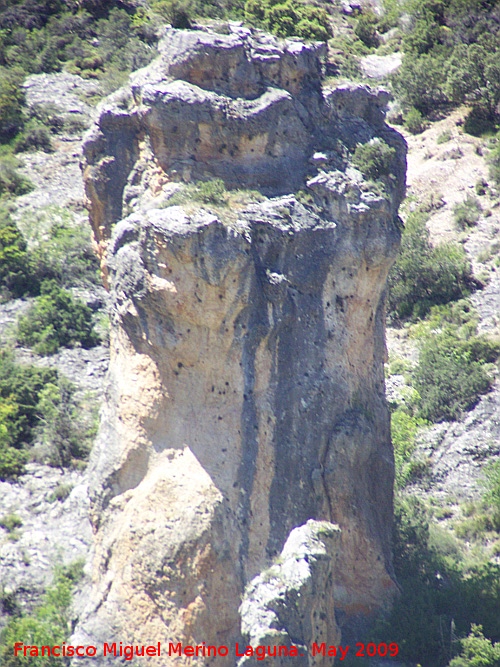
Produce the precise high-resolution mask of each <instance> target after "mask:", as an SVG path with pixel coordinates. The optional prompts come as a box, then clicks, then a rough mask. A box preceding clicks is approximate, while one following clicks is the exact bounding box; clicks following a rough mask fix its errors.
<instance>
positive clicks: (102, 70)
mask: <svg viewBox="0 0 500 667" xmlns="http://www.w3.org/2000/svg"><path fill="white" fill-rule="evenodd" d="M49 4H50V7H49V6H48V5H49ZM116 4H118V3H114V2H106V3H95V2H89V3H83V6H82V5H81V4H78V3H75V4H73V5H72V6H71V5H69V6H68V4H66V3H62V2H61V3H58V2H53V3H52V2H51V3H46V4H44V3H42V2H40V1H39V0H31V2H29V3H24V4H22V5H16V6H11V7H9V8H7V9H4V10H3V11H1V10H0V29H1V31H2V32H1V40H0V61H1V62H3V64H4V66H5V67H4V69H5V71H6V72H7V73H8V77H10V78H12V75H11V74H10V73H11V72H14V71H15V72H18V73H21V80H22V78H23V76H24V75H25V74H26V73H39V72H57V71H60V70H61V69H62V67H63V66H64V67H65V68H66V69H67V70H68V71H71V72H74V73H77V74H82V75H83V76H88V77H98V78H106V81H107V82H108V84H111V81H112V79H113V78H115V79H116V80H117V81H118V84H119V81H120V80H121V78H122V77H120V76H119V73H121V72H130V71H131V70H133V69H137V68H139V67H142V66H144V65H146V64H147V63H148V62H149V61H150V60H151V59H152V58H153V57H154V55H155V49H154V45H155V43H156V40H157V34H156V28H157V21H155V20H152V19H150V18H149V16H148V13H147V12H146V10H145V8H144V7H139V6H137V7H135V8H134V9H132V7H129V9H128V11H125V9H122V8H119V7H116ZM85 7H86V8H87V9H85ZM97 8H99V10H98V11H97ZM6 76H7V75H6ZM2 80H3V79H2V76H1V74H0V109H1V106H2ZM7 83H8V82H7ZM7 83H6V84H5V85H7ZM14 83H16V82H14ZM9 85H11V88H12V84H9ZM18 89H19V90H21V89H20V88H19V86H18ZM12 90H13V91H14V88H12ZM21 94H22V91H21ZM6 99H9V100H11V101H10V102H9V105H10V106H9V109H10V107H12V105H13V103H14V102H15V101H16V97H15V95H14V93H13V94H12V95H9V96H8V97H7V96H6ZM21 102H22V100H21ZM19 109H20V107H19ZM11 116H13V117H14V118H16V119H17V127H13V128H12V129H11V130H8V132H7V133H6V136H7V138H10V137H12V136H13V135H14V134H16V132H17V131H19V130H20V129H22V114H21V113H20V114H17V112H16V113H14V114H11ZM5 117H6V118H8V117H7V116H5ZM39 138H40V137H39Z"/></svg>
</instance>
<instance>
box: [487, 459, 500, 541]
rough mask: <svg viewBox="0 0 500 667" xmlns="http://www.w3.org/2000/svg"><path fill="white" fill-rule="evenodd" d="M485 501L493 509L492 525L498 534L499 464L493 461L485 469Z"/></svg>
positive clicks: (499, 529)
mask: <svg viewBox="0 0 500 667" xmlns="http://www.w3.org/2000/svg"><path fill="white" fill-rule="evenodd" d="M485 478H486V479H485V486H486V494H485V500H486V501H487V502H488V503H489V504H490V505H491V507H492V509H493V523H494V525H495V528H496V530H498V531H499V532H500V462H499V461H495V462H494V463H491V464H490V465H489V466H487V467H486V469H485Z"/></svg>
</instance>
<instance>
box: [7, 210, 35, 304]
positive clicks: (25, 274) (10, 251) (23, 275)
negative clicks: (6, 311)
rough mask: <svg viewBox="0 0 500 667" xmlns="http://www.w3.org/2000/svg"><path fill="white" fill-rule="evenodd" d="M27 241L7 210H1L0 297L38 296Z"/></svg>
mask: <svg viewBox="0 0 500 667" xmlns="http://www.w3.org/2000/svg"><path fill="white" fill-rule="evenodd" d="M39 287H40V286H39V283H38V281H37V280H36V278H35V277H34V275H33V265H32V261H31V257H30V255H29V253H28V251H27V245H26V241H25V240H24V237H23V235H22V234H21V232H20V231H19V229H18V228H17V226H16V225H15V223H14V221H13V220H12V219H11V217H10V216H9V214H8V212H7V211H5V210H0V295H3V296H13V297H20V296H24V295H25V294H37V293H38V291H39Z"/></svg>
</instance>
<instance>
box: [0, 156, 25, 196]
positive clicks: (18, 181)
mask: <svg viewBox="0 0 500 667" xmlns="http://www.w3.org/2000/svg"><path fill="white" fill-rule="evenodd" d="M20 164H21V163H20V162H19V160H17V159H16V158H15V157H14V156H13V155H9V154H5V155H2V156H0V197H1V196H2V195H12V196H19V195H25V194H26V193H28V192H31V190H32V189H33V185H32V183H31V181H30V180H29V179H27V178H26V177H25V176H23V175H22V174H20V173H19V171H18V168H19V167H20Z"/></svg>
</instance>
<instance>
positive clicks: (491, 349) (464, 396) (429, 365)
mask: <svg viewBox="0 0 500 667" xmlns="http://www.w3.org/2000/svg"><path fill="white" fill-rule="evenodd" d="M499 354H500V345H499V344H497V343H494V342H491V341H489V340H488V339H486V338H484V337H479V336H474V335H473V336H470V337H466V338H464V337H463V336H462V335H460V330H459V329H458V328H457V327H454V326H444V328H443V330H442V331H441V332H440V333H435V334H431V335H430V336H428V337H426V338H425V339H424V341H423V344H422V346H421V350H420V355H419V361H418V366H417V368H416V371H415V389H416V390H417V391H418V393H419V394H420V401H419V415H420V416H421V417H423V418H424V419H428V420H429V421H432V422H439V421H443V420H445V419H451V420H453V419H458V418H459V417H460V416H461V414H462V412H463V411H464V410H469V409H471V408H472V407H474V405H476V403H477V402H478V400H479V397H480V396H481V395H482V394H485V393H486V392H487V391H488V390H489V389H490V387H491V384H492V377H491V375H490V374H489V373H488V369H487V367H486V365H485V364H486V363H488V362H492V361H494V360H495V359H496V358H497V357H498V355H499Z"/></svg>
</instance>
